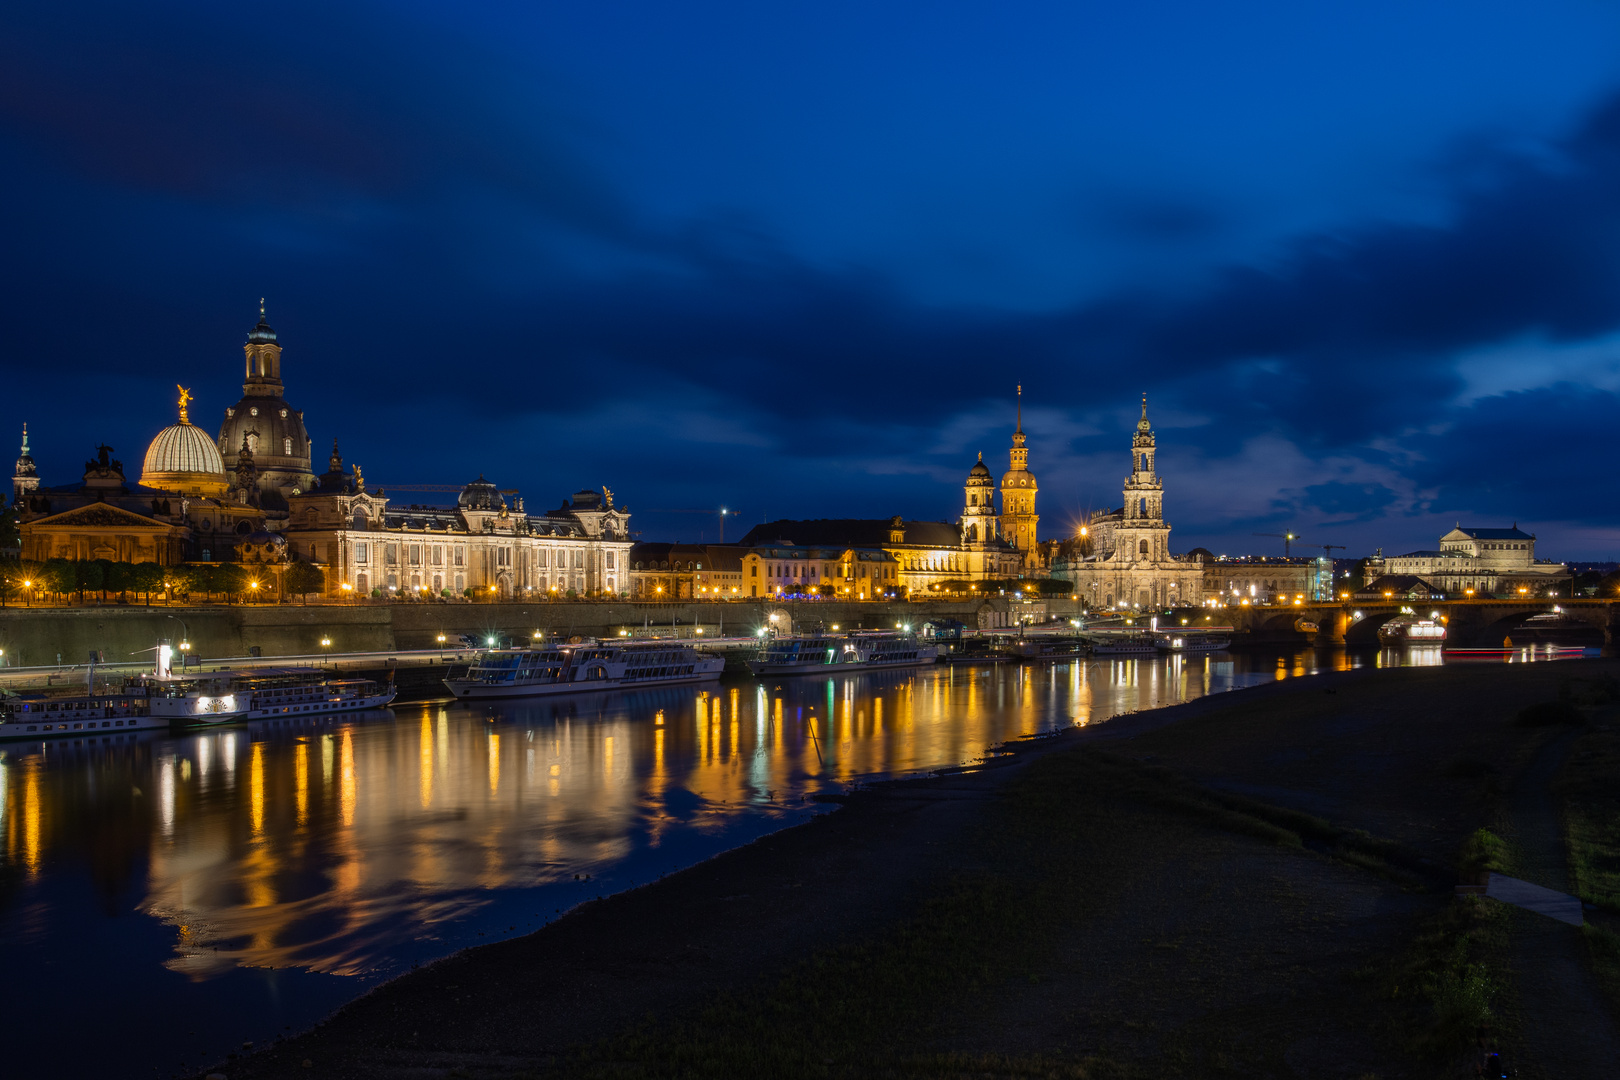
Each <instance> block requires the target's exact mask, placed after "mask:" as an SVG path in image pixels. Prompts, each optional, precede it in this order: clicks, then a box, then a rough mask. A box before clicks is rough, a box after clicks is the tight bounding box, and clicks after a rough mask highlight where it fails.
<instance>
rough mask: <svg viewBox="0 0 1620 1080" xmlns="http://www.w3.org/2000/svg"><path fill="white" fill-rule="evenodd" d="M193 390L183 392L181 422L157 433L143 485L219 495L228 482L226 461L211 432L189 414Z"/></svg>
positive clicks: (148, 451)
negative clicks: (188, 406)
mask: <svg viewBox="0 0 1620 1080" xmlns="http://www.w3.org/2000/svg"><path fill="white" fill-rule="evenodd" d="M190 400H191V395H190V393H189V392H182V394H181V399H180V422H179V423H178V424H170V425H169V426H168V427H166V428H164V429H163V430H162V431H160V432H158V433H157V438H155V439H153V440H152V443H151V445H150V446H148V447H147V448H146V460H145V461H144V462H142V464H141V485H142V486H143V487H151V488H161V489H162V490H164V491H181V492H190V493H196V494H202V495H219V494H223V493H224V491H225V486H226V484H227V483H228V481H227V479H226V476H225V462H224V461H223V460H222V459H221V458H220V456H219V449H218V447H216V446H215V445H214V440H213V439H210V438H209V437H208V433H207V432H205V431H203V429H202V428H200V427H198V426H197V425H196V424H193V423H192V422H191V421H190V420H188V419H187V418H186V402H188V401H190Z"/></svg>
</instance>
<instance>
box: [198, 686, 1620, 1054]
mask: <svg viewBox="0 0 1620 1080" xmlns="http://www.w3.org/2000/svg"><path fill="white" fill-rule="evenodd" d="M1594 665H1599V666H1602V670H1603V671H1604V672H1605V673H1608V672H1614V671H1616V670H1617V668H1620V665H1615V664H1613V663H1612V662H1609V661H1594V662H1583V663H1580V664H1577V663H1568V664H1556V665H1555V664H1538V665H1524V666H1519V665H1515V666H1512V667H1511V668H1510V667H1509V666H1506V665H1504V666H1501V667H1479V668H1467V669H1457V668H1439V669H1407V670H1398V671H1378V672H1365V671H1362V672H1350V673H1342V674H1329V675H1322V676H1317V677H1312V678H1302V679H1291V680H1287V681H1286V682H1284V683H1279V684H1271V685H1268V686H1265V687H1260V688H1256V689H1254V690H1250V691H1242V692H1238V693H1234V694H1229V695H1221V696H1219V697H1215V698H1206V699H1201V700H1200V701H1197V702H1193V703H1190V704H1189V705H1186V706H1178V707H1176V708H1172V709H1165V710H1158V711H1155V712H1153V713H1144V714H1138V715H1136V716H1131V717H1124V718H1119V719H1118V720H1114V721H1110V722H1108V723H1105V724H1101V725H1097V726H1096V727H1094V728H1090V729H1086V730H1083V731H1080V730H1077V731H1071V732H1067V733H1065V734H1064V735H1062V736H1059V737H1056V738H1051V739H1044V740H1037V741H1033V742H1032V743H1031V744H1029V745H1027V746H1025V747H1022V748H1021V750H1022V752H1021V753H1019V754H1018V755H1017V756H1015V757H1013V758H1006V759H999V760H998V761H996V762H995V763H993V767H989V768H985V769H982V770H977V771H972V772H968V773H961V774H951V775H945V776H940V777H935V778H928V779H920V780H911V781H904V782H896V783H890V784H881V785H875V786H874V787H873V788H872V789H870V790H868V791H863V792H859V793H856V794H854V795H853V796H852V797H851V798H850V799H849V801H848V804H847V805H846V806H844V807H843V808H842V809H840V810H839V811H838V812H837V813H835V814H832V815H828V816H826V817H823V818H819V819H817V820H816V821H814V822H812V823H810V824H807V825H803V826H800V827H797V828H794V829H790V830H786V831H784V832H782V833H778V834H775V835H773V836H771V837H767V838H765V839H763V840H761V841H758V842H756V843H754V844H752V845H749V846H748V847H745V848H743V849H739V850H737V851H734V852H730V853H727V854H726V855H722V856H720V857H718V858H716V859H713V860H711V861H709V862H707V863H704V864H702V865H700V866H697V867H694V868H692V869H690V870H687V871H685V872H682V873H680V874H677V875H673V876H672V877H670V878H668V879H666V880H664V881H662V882H659V883H657V884H655V885H651V886H647V887H644V888H641V889H637V890H633V891H631V892H629V893H625V894H621V895H619V896H616V897H611V898H608V899H606V900H602V901H598V902H595V903H592V904H588V905H585V906H584V907H582V908H580V909H578V910H576V911H575V912H573V913H571V914H570V915H568V916H567V917H565V918H563V919H561V920H559V921H558V922H557V923H555V924H553V925H552V926H550V927H547V928H545V929H544V930H541V931H539V932H537V933H535V934H532V935H529V936H528V937H525V938H521V939H517V940H513V941H507V942H501V943H498V944H493V945H489V946H484V947H482V948H478V949H473V950H468V951H465V952H463V953H459V954H457V955H455V956H452V957H450V958H448V959H446V960H444V961H442V962H440V963H437V964H434V965H432V966H430V967H428V968H425V969H423V970H421V971H418V972H414V973H412V974H410V975H407V976H405V977H402V978H400V979H397V980H395V981H393V982H391V983H389V984H387V985H385V986H383V987H380V988H379V989H378V990H376V991H375V992H373V993H371V994H369V995H367V996H366V997H364V998H362V999H360V1000H358V1001H356V1002H354V1003H352V1004H351V1005H349V1006H347V1007H345V1008H344V1009H343V1010H341V1011H340V1012H339V1013H338V1014H337V1015H336V1016H335V1017H333V1018H332V1019H331V1020H329V1021H328V1022H326V1023H325V1024H323V1025H322V1026H320V1027H319V1028H317V1029H316V1030H315V1031H312V1032H309V1033H305V1034H303V1035H300V1036H298V1037H297V1038H294V1039H290V1040H287V1041H285V1042H283V1043H281V1044H279V1045H277V1046H274V1047H271V1048H267V1049H261V1051H260V1052H259V1053H257V1054H255V1055H253V1056H252V1057H251V1058H248V1059H245V1060H238V1061H234V1062H231V1063H229V1064H228V1065H226V1066H224V1067H223V1068H224V1071H225V1072H227V1074H228V1075H229V1076H231V1077H232V1080H238V1078H239V1077H242V1076H253V1077H264V1076H271V1077H292V1076H298V1077H309V1076H332V1077H340V1076H341V1077H364V1078H380V1077H390V1078H393V1077H427V1076H447V1075H455V1076H470V1077H498V1076H520V1075H537V1076H539V1075H544V1076H551V1075H592V1076H595V1075H604V1076H606V1075H611V1076H666V1075H667V1076H676V1075H683V1076H700V1075H732V1074H738V1072H739V1071H743V1072H747V1073H749V1074H750V1075H761V1076H766V1075H778V1076H799V1075H804V1076H865V1075H907V1076H946V1075H949V1076H958V1075H966V1074H969V1073H971V1074H972V1075H986V1074H988V1075H993V1076H1001V1075H1007V1076H1011V1075H1043V1076H1044V1075H1051V1074H1056V1075H1068V1076H1087V1077H1104V1076H1121V1077H1124V1076H1138V1075H1140V1076H1150V1075H1151V1076H1204V1075H1231V1074H1234V1073H1236V1074H1241V1075H1251V1076H1276V1077H1292V1076H1312V1077H1318V1076H1320V1077H1345V1078H1346V1080H1355V1078H1360V1077H1363V1076H1368V1075H1375V1076H1377V1077H1379V1078H1381V1080H1393V1078H1395V1077H1402V1076H1413V1077H1416V1076H1424V1077H1428V1076H1443V1075H1448V1074H1452V1073H1455V1072H1457V1070H1459V1069H1461V1068H1462V1067H1463V1066H1464V1064H1465V1063H1464V1062H1463V1061H1462V1059H1460V1058H1455V1056H1454V1057H1453V1058H1452V1059H1446V1060H1444V1061H1440V1062H1439V1063H1438V1064H1437V1063H1436V1060H1435V1059H1432V1058H1431V1059H1424V1058H1422V1057H1421V1055H1420V1053H1419V1052H1418V1051H1416V1050H1414V1049H1413V1046H1414V1043H1413V1035H1412V1032H1413V1031H1415V1030H1418V1029H1420V1028H1422V1027H1423V1025H1424V1024H1425V1023H1427V1019H1426V1018H1427V1017H1428V1016H1429V1013H1430V1012H1431V1011H1432V1010H1431V1007H1430V1006H1429V1004H1428V1003H1427V1001H1426V999H1423V998H1422V997H1421V996H1420V995H1417V994H1415V993H1414V991H1413V990H1412V989H1411V977H1410V976H1409V975H1408V974H1402V973H1403V972H1409V971H1410V970H1415V969H1414V968H1413V964H1412V963H1411V962H1409V954H1410V953H1411V951H1412V941H1413V939H1414V936H1415V935H1417V934H1418V933H1419V930H1420V927H1422V926H1423V925H1426V924H1425V920H1432V919H1433V918H1435V916H1436V914H1437V913H1438V912H1441V911H1442V910H1443V909H1445V908H1446V906H1447V905H1449V904H1451V902H1452V901H1451V899H1450V886H1451V885H1452V884H1453V883H1454V882H1455V880H1456V879H1455V876H1454V872H1453V870H1452V865H1451V860H1452V859H1453V858H1454V856H1455V854H1456V852H1457V850H1458V848H1459V846H1460V844H1461V843H1462V841H1463V839H1464V838H1465V837H1466V836H1467V835H1468V834H1469V833H1470V832H1471V831H1472V830H1473V829H1475V828H1477V827H1479V826H1480V825H1484V824H1488V823H1490V822H1492V821H1493V820H1495V817H1496V816H1497V814H1498V812H1499V811H1501V810H1502V799H1503V793H1504V788H1505V783H1504V777H1514V776H1518V775H1519V774H1520V773H1521V770H1524V769H1525V766H1526V765H1527V764H1528V765H1530V766H1531V768H1530V770H1529V771H1526V772H1525V773H1524V775H1525V776H1526V777H1530V776H1533V775H1539V772H1537V771H1536V770H1537V769H1538V768H1539V767H1540V766H1541V765H1542V764H1543V756H1544V755H1546V754H1552V753H1554V751H1552V750H1544V751H1541V748H1542V747H1543V746H1544V745H1546V743H1547V738H1548V735H1549V732H1546V731H1537V730H1526V729H1522V728H1517V727H1515V726H1514V725H1513V724H1512V722H1511V717H1512V716H1513V714H1514V713H1515V712H1517V711H1518V710H1519V709H1520V708H1523V707H1524V706H1526V705H1529V704H1532V703H1535V702H1537V701H1545V700H1548V699H1550V698H1553V697H1556V696H1557V692H1558V685H1559V682H1560V680H1561V679H1564V678H1568V677H1570V676H1572V675H1574V674H1576V673H1577V672H1580V671H1584V672H1586V673H1590V672H1591V671H1592V670H1594ZM1538 751H1541V754H1539V755H1538ZM1553 767H1554V768H1556V762H1554V764H1553ZM1549 775H1550V774H1549ZM1515 790H1516V791H1517V790H1526V791H1527V790H1529V789H1528V787H1527V786H1526V785H1525V784H1524V783H1522V782H1521V784H1520V785H1518V786H1517V787H1516V788H1515ZM1542 790H1543V791H1544V790H1545V785H1544V784H1543V785H1542ZM1526 820H1527V822H1529V819H1528V818H1527V819H1526ZM1536 827H1537V826H1535V825H1534V824H1530V823H1527V824H1526V826H1525V828H1526V829H1527V830H1531V829H1534V828H1536ZM1553 829H1554V833H1553V835H1554V843H1555V844H1556V843H1557V839H1556V835H1557V834H1556V829H1557V823H1556V815H1555V816H1554V820H1553ZM1348 830H1362V832H1361V833H1357V834H1352V833H1351V832H1349V831H1348ZM1542 883H1543V884H1555V883H1554V882H1552V881H1544V882H1542ZM1555 887H1557V886H1556V884H1555ZM1554 925H1556V924H1554ZM1560 929H1564V930H1569V929H1570V928H1568V927H1560ZM1537 955H1551V954H1550V953H1547V952H1546V951H1541V952H1538V953H1537ZM1575 962H1576V964H1577V967H1578V966H1579V960H1578V959H1577V960H1576V961H1575ZM1403 965H1405V966H1404V967H1403ZM1544 970H1546V971H1547V972H1548V976H1547V977H1551V978H1553V979H1555V980H1557V979H1559V978H1560V977H1561V976H1560V975H1559V974H1558V972H1557V971H1554V970H1552V969H1544ZM1525 971H1526V976H1527V978H1532V979H1533V978H1535V977H1538V976H1534V975H1533V974H1532V973H1530V971H1529V969H1525ZM1390 973H1394V974H1390ZM1565 982H1566V983H1567V984H1568V985H1574V984H1573V983H1568V980H1567V979H1566V980H1565ZM1398 983H1399V984H1401V985H1397V984H1398ZM1528 985H1533V984H1528ZM1549 1011H1550V1012H1551V1010H1549ZM1605 1019H1606V1017H1605ZM1526 1020H1527V1025H1528V1023H1529V1022H1530V1021H1531V1020H1532V1018H1531V1017H1530V1016H1529V1014H1527V1015H1526ZM1533 1022H1534V1024H1535V1031H1536V1035H1535V1041H1534V1043H1532V1042H1531V1041H1530V1040H1529V1038H1528V1037H1527V1040H1526V1044H1525V1048H1524V1051H1525V1055H1526V1056H1525V1058H1524V1060H1529V1059H1530V1057H1532V1056H1535V1057H1537V1058H1538V1059H1541V1060H1546V1061H1553V1060H1554V1059H1553V1058H1552V1057H1551V1056H1547V1057H1545V1058H1541V1055H1543V1054H1548V1055H1550V1053H1551V1051H1549V1050H1547V1049H1546V1048H1547V1047H1556V1046H1557V1045H1558V1043H1559V1041H1560V1040H1563V1041H1564V1043H1566V1044H1568V1043H1570V1042H1572V1041H1573V1042H1578V1041H1579V1040H1578V1039H1576V1040H1572V1039H1571V1038H1570V1025H1579V1026H1580V1027H1581V1029H1582V1030H1589V1029H1590V1030H1596V1028H1595V1026H1594V1025H1595V1024H1596V1021H1594V1020H1592V1019H1591V1017H1590V1016H1589V1015H1586V1014H1580V1013H1575V1014H1557V1013H1556V1012H1553V1014H1552V1015H1547V1016H1543V1015H1542V1014H1540V1013H1538V1014H1536V1015H1535V1017H1534V1018H1533ZM638 1029H640V1030H641V1031H643V1032H644V1033H651V1034H650V1035H648V1036H647V1037H644V1038H636V1037H628V1038H627V1037H626V1036H627V1033H630V1032H634V1031H636V1030H638ZM1609 1030H1610V1031H1611V1032H1612V1028H1611V1029H1609ZM1610 1037H1611V1038H1612V1035H1611V1036H1610ZM1597 1045H1599V1047H1601V1044H1597ZM582 1048H584V1049H583V1050H582ZM1595 1052H1597V1053H1601V1049H1599V1050H1597V1051H1595ZM1584 1053H1585V1052H1584V1051H1583V1054H1584ZM305 1060H308V1061H309V1062H310V1067H309V1068H307V1069H306V1068H305V1067H304V1066H303V1064H302V1063H303V1062H304V1061H305ZM1558 1060H1559V1061H1560V1062H1561V1061H1563V1060H1564V1059H1558ZM1580 1060H1581V1061H1582V1062H1584V1061H1585V1060H1587V1058H1586V1057H1584V1056H1583V1057H1582V1058H1581V1059H1580ZM1608 1060H1609V1061H1612V1060H1614V1059H1613V1057H1612V1056H1611V1057H1610V1058H1609V1059H1608ZM740 1063H741V1064H740ZM1580 1068H1581V1069H1583V1068H1584V1066H1581V1067H1580ZM1581 1074H1582V1072H1581V1071H1580V1070H1579V1069H1578V1070H1577V1071H1575V1072H1567V1071H1566V1072H1562V1073H1553V1072H1549V1075H1581ZM1585 1074H1586V1075H1601V1074H1602V1071H1601V1070H1600V1071H1599V1072H1598V1073H1590V1072H1587V1073H1585Z"/></svg>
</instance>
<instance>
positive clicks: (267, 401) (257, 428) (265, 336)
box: [215, 300, 315, 515]
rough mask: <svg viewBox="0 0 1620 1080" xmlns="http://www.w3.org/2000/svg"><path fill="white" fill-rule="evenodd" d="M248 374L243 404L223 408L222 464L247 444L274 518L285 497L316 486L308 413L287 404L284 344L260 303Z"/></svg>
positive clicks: (248, 348)
mask: <svg viewBox="0 0 1620 1080" xmlns="http://www.w3.org/2000/svg"><path fill="white" fill-rule="evenodd" d="M242 355H243V363H244V365H245V373H244V377H243V382H242V400H241V401H238V402H237V403H236V404H235V405H232V406H231V407H230V408H228V409H226V410H225V421H224V423H222V424H221V425H220V428H219V438H218V439H216V440H215V445H216V446H217V447H218V448H219V455H220V460H221V461H222V462H224V461H229V460H230V459H231V458H232V457H233V456H235V455H237V454H239V453H240V452H241V449H242V447H243V446H244V445H246V447H247V450H248V452H249V454H250V455H251V456H252V458H253V466H254V471H255V475H256V476H257V483H258V485H259V494H260V496H261V497H262V499H263V502H262V505H263V506H264V508H265V509H266V510H268V511H270V512H271V513H272V514H273V515H279V514H284V513H285V512H286V510H287V497H288V496H290V495H296V494H298V493H299V492H301V491H309V490H311V489H312V488H313V487H314V486H315V474H314V472H313V471H312V470H311V469H310V452H311V450H312V444H311V443H310V438H309V432H308V431H307V430H306V429H305V428H304V413H303V410H301V409H295V408H293V407H292V406H290V405H288V404H287V400H286V398H285V397H284V396H283V395H284V393H285V390H286V388H285V387H284V386H283V385H282V382H281V342H280V341H279V340H277V338H276V332H275V331H274V330H272V329H271V328H270V324H269V322H267V321H266V319H265V315H264V301H263V300H260V301H259V322H258V325H256V326H255V327H254V328H253V329H252V330H250V331H248V336H247V342H246V343H245V344H244V345H243V346H242Z"/></svg>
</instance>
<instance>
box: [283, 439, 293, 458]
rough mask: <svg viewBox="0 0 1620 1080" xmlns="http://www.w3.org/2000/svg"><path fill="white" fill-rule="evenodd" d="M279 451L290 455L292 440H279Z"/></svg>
mask: <svg viewBox="0 0 1620 1080" xmlns="http://www.w3.org/2000/svg"><path fill="white" fill-rule="evenodd" d="M281 452H282V453H283V454H286V455H287V456H288V457H291V456H292V440H291V439H282V440H281Z"/></svg>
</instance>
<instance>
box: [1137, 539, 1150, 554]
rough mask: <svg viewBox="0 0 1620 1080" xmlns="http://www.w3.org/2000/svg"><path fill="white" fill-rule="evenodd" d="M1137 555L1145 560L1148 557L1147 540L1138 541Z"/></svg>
mask: <svg viewBox="0 0 1620 1080" xmlns="http://www.w3.org/2000/svg"><path fill="white" fill-rule="evenodd" d="M1136 553H1137V554H1138V555H1141V556H1142V557H1143V558H1146V557H1147V553H1148V548H1147V541H1146V540H1138V541H1137V543H1136Z"/></svg>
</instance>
